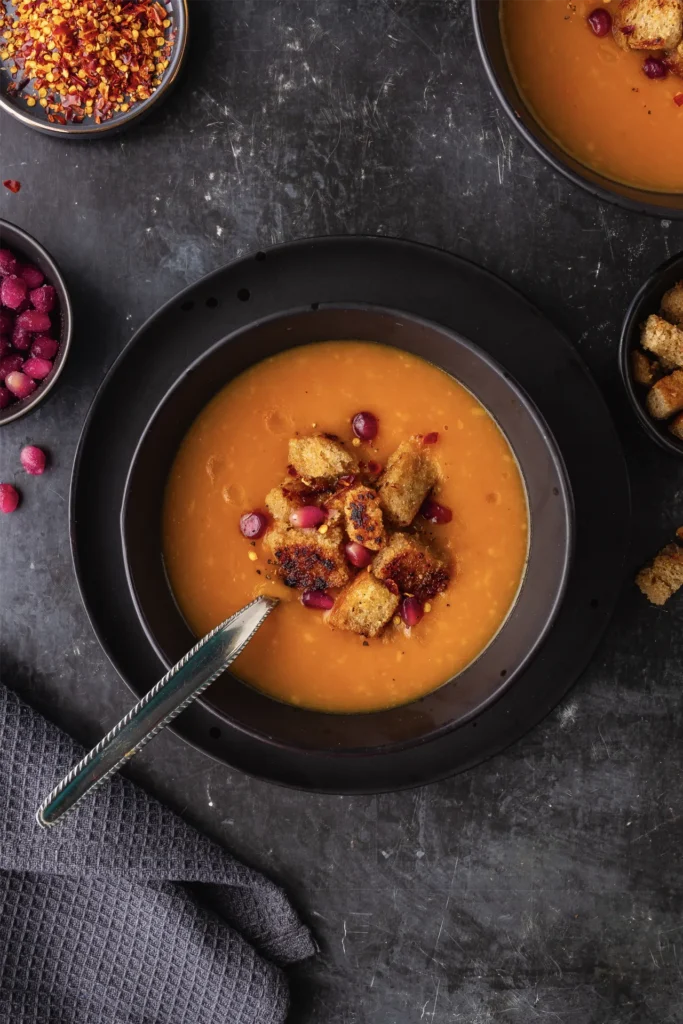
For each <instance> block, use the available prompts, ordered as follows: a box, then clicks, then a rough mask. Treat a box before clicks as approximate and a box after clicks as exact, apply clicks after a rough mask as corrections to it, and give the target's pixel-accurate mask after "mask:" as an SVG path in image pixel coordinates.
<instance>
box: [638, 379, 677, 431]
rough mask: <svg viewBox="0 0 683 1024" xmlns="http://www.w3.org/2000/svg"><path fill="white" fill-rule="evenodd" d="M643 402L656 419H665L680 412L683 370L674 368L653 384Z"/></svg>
mask: <svg viewBox="0 0 683 1024" xmlns="http://www.w3.org/2000/svg"><path fill="white" fill-rule="evenodd" d="M645 404H646V405H647V411H648V412H649V414H650V416H652V417H654V419H656V420H666V419H668V418H669V416H673V415H674V414H675V413H677V412H680V411H681V409H683V370H675V371H674V372H673V373H670V374H668V376H666V377H662V379H661V380H658V381H657V383H656V384H653V385H652V387H651V388H650V390H649V391H648V393H647V398H646V400H645Z"/></svg>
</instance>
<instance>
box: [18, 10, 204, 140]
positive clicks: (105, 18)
mask: <svg viewBox="0 0 683 1024" xmlns="http://www.w3.org/2000/svg"><path fill="white" fill-rule="evenodd" d="M187 27H188V8H187V0H14V2H13V3H9V2H8V0H0V108H1V109H3V110H6V111H7V113H9V114H11V115H12V116H13V117H15V118H17V119H18V120H19V121H22V122H23V123H24V124H26V125H28V126H29V127H31V128H35V129H36V130H38V131H41V132H46V133H49V134H57V135H68V136H71V137H78V138H97V137H99V136H101V135H104V134H108V133H113V132H116V131H119V130H121V129H122V128H123V127H125V126H127V125H129V124H130V123H131V122H133V121H136V120H138V119H139V118H141V117H142V116H143V115H144V114H146V113H148V112H149V110H150V108H151V107H152V106H153V105H154V104H155V103H158V102H159V101H160V100H161V99H163V97H165V96H166V95H168V93H169V91H170V89H171V86H172V85H173V84H174V82H175V80H176V78H177V76H178V73H179V71H180V68H181V65H182V61H183V58H184V56H185V49H186V42H187Z"/></svg>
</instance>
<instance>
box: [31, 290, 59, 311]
mask: <svg viewBox="0 0 683 1024" xmlns="http://www.w3.org/2000/svg"><path fill="white" fill-rule="evenodd" d="M29 298H30V300H31V305H32V306H33V308H34V309H37V310H38V312H39V313H51V312H52V310H53V309H54V308H55V305H56V303H57V292H56V291H55V289H54V288H53V287H52V285H51V284H44V285H41V287H40V288H34V289H33V290H32V291H31V292H29Z"/></svg>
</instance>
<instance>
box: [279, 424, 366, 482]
mask: <svg viewBox="0 0 683 1024" xmlns="http://www.w3.org/2000/svg"><path fill="white" fill-rule="evenodd" d="M289 462H290V465H291V466H293V467H294V469H295V470H296V471H297V473H298V474H299V476H301V477H303V478H304V479H315V478H316V477H317V478H321V477H322V478H325V479H330V478H331V477H335V476H341V475H342V474H344V473H352V472H353V471H354V470H355V469H356V468H357V467H356V460H355V458H354V456H353V455H352V454H351V452H347V451H346V449H345V448H344V445H343V444H342V443H341V442H340V441H338V440H336V439H335V438H333V437H332V436H329V437H328V436H327V435H326V434H319V435H318V436H316V437H293V438H292V439H291V441H290V442H289Z"/></svg>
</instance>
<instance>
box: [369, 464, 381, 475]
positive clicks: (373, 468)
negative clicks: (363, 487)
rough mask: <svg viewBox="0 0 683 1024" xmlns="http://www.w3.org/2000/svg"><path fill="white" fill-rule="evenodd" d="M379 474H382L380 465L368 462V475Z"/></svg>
mask: <svg viewBox="0 0 683 1024" xmlns="http://www.w3.org/2000/svg"><path fill="white" fill-rule="evenodd" d="M381 472H382V465H381V463H379V462H373V461H370V462H368V473H370V474H371V475H372V476H378V474H379V473H381Z"/></svg>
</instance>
